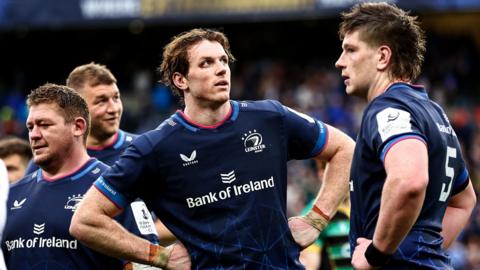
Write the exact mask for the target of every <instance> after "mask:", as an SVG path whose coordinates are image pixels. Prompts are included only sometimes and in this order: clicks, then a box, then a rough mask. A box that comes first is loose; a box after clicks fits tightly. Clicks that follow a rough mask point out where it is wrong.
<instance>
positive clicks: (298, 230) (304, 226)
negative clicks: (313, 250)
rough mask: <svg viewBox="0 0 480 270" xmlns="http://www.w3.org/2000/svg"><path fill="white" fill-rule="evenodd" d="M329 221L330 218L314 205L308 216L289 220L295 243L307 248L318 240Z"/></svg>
mask: <svg viewBox="0 0 480 270" xmlns="http://www.w3.org/2000/svg"><path fill="white" fill-rule="evenodd" d="M329 220H330V219H329V217H328V216H327V215H325V213H323V212H322V211H321V210H320V209H319V208H318V207H317V206H316V205H314V206H313V207H312V209H311V210H310V211H308V213H307V214H306V215H304V216H297V217H291V218H289V219H288V227H290V231H291V232H292V236H293V239H294V240H295V242H297V244H298V245H299V246H300V247H302V248H306V247H308V246H309V245H311V244H312V243H313V242H315V240H317V238H318V236H319V235H320V233H321V232H322V231H323V229H325V227H327V225H328V222H329Z"/></svg>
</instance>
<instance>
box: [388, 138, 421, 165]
mask: <svg viewBox="0 0 480 270" xmlns="http://www.w3.org/2000/svg"><path fill="white" fill-rule="evenodd" d="M408 139H416V140H419V141H421V142H423V143H424V144H425V146H426V145H427V142H426V141H425V139H423V138H422V137H421V136H419V135H415V134H407V135H402V136H398V137H396V138H394V139H393V140H391V141H389V142H388V143H387V144H385V146H384V147H383V150H382V152H381V153H380V159H381V160H382V162H385V157H386V156H387V154H388V151H390V149H391V148H392V146H394V145H395V144H396V143H398V142H401V141H403V140H408Z"/></svg>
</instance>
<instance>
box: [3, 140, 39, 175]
mask: <svg viewBox="0 0 480 270" xmlns="http://www.w3.org/2000/svg"><path fill="white" fill-rule="evenodd" d="M31 158H32V150H31V149H30V144H29V143H28V142H27V141H26V140H23V139H20V138H15V137H8V138H3V139H0V159H2V160H3V162H4V163H5V166H6V168H7V171H8V180H9V181H10V183H11V184H13V183H15V182H17V181H18V180H20V179H21V178H22V177H23V175H24V174H25V170H26V168H27V165H28V161H29V160H30V159H31Z"/></svg>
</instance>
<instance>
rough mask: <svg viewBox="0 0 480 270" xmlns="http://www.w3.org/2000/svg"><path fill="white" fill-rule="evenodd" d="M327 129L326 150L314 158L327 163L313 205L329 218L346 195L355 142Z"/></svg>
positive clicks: (334, 130) (343, 134) (329, 128)
mask: <svg viewBox="0 0 480 270" xmlns="http://www.w3.org/2000/svg"><path fill="white" fill-rule="evenodd" d="M327 127H328V136H329V139H328V142H327V145H326V148H325V149H324V150H323V151H322V152H321V153H320V154H319V155H318V156H316V157H315V159H316V160H317V161H327V162H328V163H327V167H326V169H325V174H324V177H323V178H324V179H323V181H322V187H321V189H320V191H319V193H318V196H317V199H316V201H315V205H316V206H317V207H318V208H319V209H320V210H321V211H322V212H324V213H325V214H327V215H328V216H329V217H330V218H331V217H333V216H334V215H335V212H336V211H337V208H338V206H339V205H340V203H341V202H342V201H343V200H344V199H345V197H346V196H347V194H348V184H349V177H350V166H351V163H352V158H353V151H354V148H355V142H354V141H353V140H352V139H351V138H350V137H348V136H347V135H346V134H345V133H343V132H341V131H339V130H338V129H336V128H334V127H331V126H328V125H327Z"/></svg>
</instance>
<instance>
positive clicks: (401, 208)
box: [373, 139, 428, 254]
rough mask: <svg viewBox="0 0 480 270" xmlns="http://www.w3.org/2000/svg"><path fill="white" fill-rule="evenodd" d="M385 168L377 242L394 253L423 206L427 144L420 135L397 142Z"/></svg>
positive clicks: (426, 175)
mask: <svg viewBox="0 0 480 270" xmlns="http://www.w3.org/2000/svg"><path fill="white" fill-rule="evenodd" d="M412 153H415V154H412ZM385 171H386V173H387V178H386V180H385V184H384V186H383V190H382V199H381V205H380V214H379V217H378V222H377V225H376V229H375V233H374V236H373V243H374V246H375V247H376V248H377V249H378V250H380V251H382V252H384V253H387V254H393V253H394V252H395V250H396V249H397V247H398V246H399V245H400V243H401V241H402V240H403V239H404V238H405V236H406V235H407V234H408V232H409V231H410V229H411V228H412V226H413V224H414V223H415V221H416V220H417V218H418V216H419V214H420V210H421V209H422V205H423V200H424V199H425V192H426V189H427V185H428V153H427V147H426V145H425V144H424V143H423V142H422V141H420V140H418V139H407V140H403V141H399V142H397V143H396V144H395V145H393V146H392V148H391V149H390V150H389V152H388V153H387V155H386V157H385Z"/></svg>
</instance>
